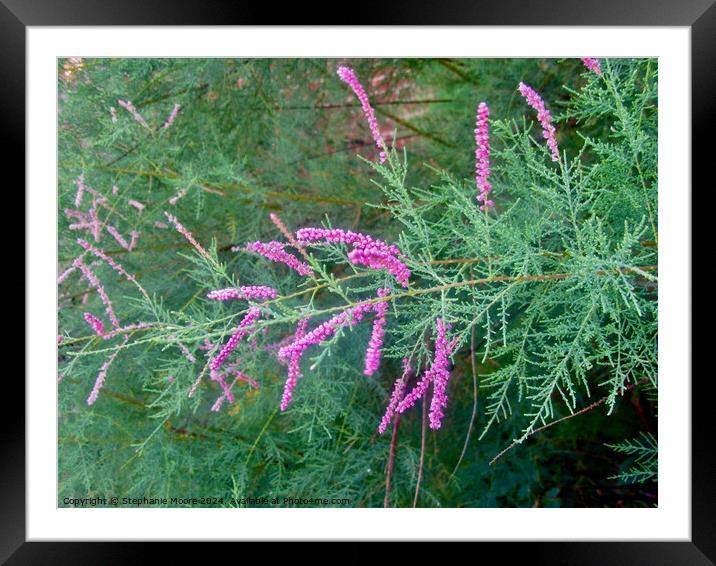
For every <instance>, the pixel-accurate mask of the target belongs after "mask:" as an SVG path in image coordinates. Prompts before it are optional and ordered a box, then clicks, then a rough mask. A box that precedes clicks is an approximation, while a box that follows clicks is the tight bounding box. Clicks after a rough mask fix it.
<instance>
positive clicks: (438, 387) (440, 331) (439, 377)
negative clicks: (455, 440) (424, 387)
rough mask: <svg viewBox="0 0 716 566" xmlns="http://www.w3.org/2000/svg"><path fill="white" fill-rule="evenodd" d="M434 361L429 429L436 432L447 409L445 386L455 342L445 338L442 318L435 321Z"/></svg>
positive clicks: (448, 376)
mask: <svg viewBox="0 0 716 566" xmlns="http://www.w3.org/2000/svg"><path fill="white" fill-rule="evenodd" d="M435 325H436V338H435V359H434V360H433V365H432V366H431V368H430V369H431V371H432V372H433V398H432V400H431V402H430V415H429V418H430V428H431V429H433V430H437V429H439V428H440V426H441V424H442V419H443V416H444V413H443V409H445V407H447V402H448V396H447V384H448V380H449V379H450V354H451V353H452V348H453V346H454V345H455V340H453V341H452V342H448V340H447V338H446V337H445V332H446V328H445V322H444V321H443V319H442V318H438V319H437V320H436V321H435Z"/></svg>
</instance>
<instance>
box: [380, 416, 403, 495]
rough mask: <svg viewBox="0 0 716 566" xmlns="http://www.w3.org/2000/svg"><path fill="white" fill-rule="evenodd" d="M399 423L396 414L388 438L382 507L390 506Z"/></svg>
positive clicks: (398, 417)
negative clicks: (391, 435)
mask: <svg viewBox="0 0 716 566" xmlns="http://www.w3.org/2000/svg"><path fill="white" fill-rule="evenodd" d="M399 423H400V415H396V416H395V419H394V420H393V437H392V438H391V439H390V452H388V463H387V465H386V467H385V498H383V507H385V508H388V507H390V480H391V478H392V476H393V464H394V463H395V446H396V440H397V438H398V424H399Z"/></svg>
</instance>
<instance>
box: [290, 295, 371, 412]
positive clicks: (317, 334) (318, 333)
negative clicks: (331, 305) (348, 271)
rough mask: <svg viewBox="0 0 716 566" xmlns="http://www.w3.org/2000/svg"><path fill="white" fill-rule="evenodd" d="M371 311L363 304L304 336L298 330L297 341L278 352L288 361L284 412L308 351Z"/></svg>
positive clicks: (368, 305) (356, 322) (354, 323)
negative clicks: (302, 360) (302, 358)
mask: <svg viewBox="0 0 716 566" xmlns="http://www.w3.org/2000/svg"><path fill="white" fill-rule="evenodd" d="M371 309H372V305H371V304H368V303H361V304H358V305H356V306H355V307H353V308H348V309H346V310H344V311H343V312H342V313H340V314H337V315H336V316H334V317H333V318H332V319H330V320H327V321H326V322H324V323H323V324H320V325H319V326H317V327H316V328H314V329H313V330H311V332H308V333H306V334H304V335H303V336H300V337H298V334H299V332H298V330H297V332H296V335H297V337H296V339H295V340H294V341H293V342H292V343H291V344H289V345H288V346H284V347H283V348H281V349H280V350H279V351H278V359H279V360H281V361H288V379H287V380H286V384H285V386H284V392H283V398H282V400H281V410H282V411H285V410H286V407H288V404H289V403H290V401H291V398H292V396H293V389H294V388H295V387H296V382H297V381H298V378H299V377H300V364H301V357H302V356H303V354H304V352H305V351H306V349H308V347H309V346H312V345H314V344H320V343H321V342H325V341H326V340H328V339H329V338H330V337H331V336H333V335H334V334H335V333H336V332H337V331H338V329H339V328H341V327H343V326H355V325H356V324H358V323H359V322H360V321H361V320H362V319H363V317H364V316H365V314H366V313H367V312H368V311H369V310H371Z"/></svg>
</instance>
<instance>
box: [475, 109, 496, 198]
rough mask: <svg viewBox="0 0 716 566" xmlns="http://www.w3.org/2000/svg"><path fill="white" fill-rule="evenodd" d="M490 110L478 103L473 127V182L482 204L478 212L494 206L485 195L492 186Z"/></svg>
mask: <svg viewBox="0 0 716 566" xmlns="http://www.w3.org/2000/svg"><path fill="white" fill-rule="evenodd" d="M489 119H490V109H489V108H488V107H487V104H485V103H484V102H480V104H479V106H478V107H477V122H476V127H475V145H476V146H477V148H476V150H475V182H476V184H477V188H478V190H479V191H480V194H479V195H478V197H477V200H478V201H480V202H482V203H484V204H482V205H481V206H480V210H485V207H486V206H487V207H490V206H494V204H495V203H494V202H492V201H491V200H488V198H487V195H489V194H490V191H491V190H492V185H491V184H490V183H489V182H488V180H487V179H488V177H489V176H490V138H489V127H490V122H489Z"/></svg>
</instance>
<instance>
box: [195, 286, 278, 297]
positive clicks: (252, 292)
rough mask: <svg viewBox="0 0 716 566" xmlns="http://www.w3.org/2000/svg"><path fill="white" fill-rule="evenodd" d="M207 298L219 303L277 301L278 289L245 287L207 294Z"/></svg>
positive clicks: (219, 290) (218, 290)
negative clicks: (232, 300) (260, 300)
mask: <svg viewBox="0 0 716 566" xmlns="http://www.w3.org/2000/svg"><path fill="white" fill-rule="evenodd" d="M206 296H207V298H209V299H214V300H217V301H228V300H230V299H240V300H248V299H275V298H276V297H277V296H278V292H277V291H276V289H274V288H272V287H264V286H260V285H258V286H243V287H241V288H239V289H233V288H229V289H217V290H216V291H210V292H209V293H207V295H206Z"/></svg>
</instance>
